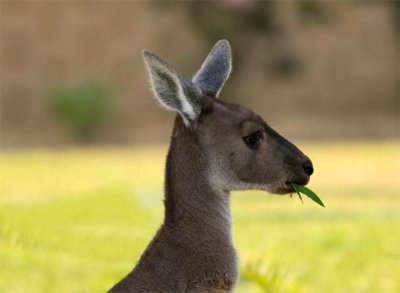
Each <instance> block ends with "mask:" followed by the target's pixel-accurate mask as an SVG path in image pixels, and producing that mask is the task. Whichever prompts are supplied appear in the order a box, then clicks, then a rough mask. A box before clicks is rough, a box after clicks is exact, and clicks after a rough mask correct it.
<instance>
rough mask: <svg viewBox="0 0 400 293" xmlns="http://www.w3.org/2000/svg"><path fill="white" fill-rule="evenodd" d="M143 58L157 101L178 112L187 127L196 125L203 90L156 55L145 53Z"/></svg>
mask: <svg viewBox="0 0 400 293" xmlns="http://www.w3.org/2000/svg"><path fill="white" fill-rule="evenodd" d="M143 58H144V61H145V63H146V67H147V70H148V72H149V75H150V84H151V87H152V90H153V93H154V96H155V97H156V98H157V100H158V101H159V102H160V103H161V105H162V106H164V107H165V108H166V109H168V110H173V111H177V112H178V113H179V114H180V115H181V116H182V118H183V122H184V123H185V125H186V126H190V125H192V124H193V123H195V122H196V121H197V118H198V117H199V115H200V111H201V109H200V106H199V103H198V98H199V97H201V95H202V92H201V90H200V89H199V88H198V87H197V86H196V85H194V83H193V82H192V81H191V80H189V79H188V78H186V77H185V76H183V75H182V74H180V73H178V72H176V71H175V70H174V69H173V68H172V67H171V66H170V65H168V64H167V63H166V62H164V61H162V60H161V59H160V58H159V57H157V56H156V55H155V54H153V53H150V52H148V51H143Z"/></svg>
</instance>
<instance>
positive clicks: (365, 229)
mask: <svg viewBox="0 0 400 293" xmlns="http://www.w3.org/2000/svg"><path fill="white" fill-rule="evenodd" d="M300 147H301V148H302V149H303V150H304V151H305V152H306V153H307V154H308V155H309V156H310V157H311V159H312V160H313V163H314V167H315V174H314V175H313V178H312V181H311V183H310V187H311V188H312V189H313V190H314V191H315V192H317V194H318V195H319V196H320V197H321V199H323V201H324V203H325V205H326V209H322V208H320V207H318V206H317V205H315V204H314V203H313V202H311V201H305V202H304V204H302V203H301V202H300V201H299V200H298V199H297V198H294V197H293V198H289V197H287V196H286V197H280V196H273V195H269V194H267V193H265V192H235V193H233V194H232V209H233V216H234V238H235V244H236V246H237V248H238V250H239V254H240V256H241V257H240V259H241V271H242V279H241V281H240V283H239V285H238V287H237V290H236V292H246V293H247V292H249V293H251V292H254V293H255V292H399V291H400V281H399V278H398V276H399V275H400V249H399V247H400V236H399V231H400V199H399V196H400V190H399V184H400V183H399V178H400V176H399V175H400V152H399V144H398V142H387V143H329V144H328V143H325V144H322V143H320V144H312V143H303V144H300ZM166 152H167V147H166V146H159V147H140V148H134V149H102V148H85V149H66V150H57V151H55V150H52V151H49V150H34V151H15V152H3V153H1V154H0V292H13V293H14V292H16V293H18V292H104V291H106V290H107V289H108V288H109V287H111V286H112V285H113V284H114V283H115V282H116V281H118V280H119V279H120V278H122V277H123V276H124V275H125V274H126V273H127V272H128V271H129V270H131V269H132V267H133V266H134V264H135V262H136V260H137V259H138V257H139V256H140V254H141V253H142V251H143V249H144V248H145V247H146V245H147V244H148V242H149V241H150V239H151V237H152V236H153V234H154V233H155V231H156V230H157V228H158V226H159V224H160V223H161V221H162V216H163V207H162V186H163V172H164V160H165V154H166Z"/></svg>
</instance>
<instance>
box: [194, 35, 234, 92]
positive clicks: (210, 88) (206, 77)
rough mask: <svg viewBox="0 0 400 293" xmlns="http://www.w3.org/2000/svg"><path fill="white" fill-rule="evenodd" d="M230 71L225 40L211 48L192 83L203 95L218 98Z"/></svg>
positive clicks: (230, 63)
mask: <svg viewBox="0 0 400 293" xmlns="http://www.w3.org/2000/svg"><path fill="white" fill-rule="evenodd" d="M231 70H232V57H231V47H230V46H229V43H228V41H227V40H220V41H218V42H217V43H216V44H215V45H214V48H212V50H211V52H210V54H209V55H208V57H207V59H206V60H205V61H204V63H203V65H202V66H201V68H200V70H199V71H198V72H197V73H196V75H195V76H194V77H193V79H192V81H193V82H194V84H195V85H197V86H198V87H199V88H200V89H201V90H202V91H203V92H204V93H207V94H209V95H212V96H215V97H218V94H219V92H220V90H221V88H222V86H223V85H224V83H225V81H226V80H227V79H228V77H229V75H230V73H231Z"/></svg>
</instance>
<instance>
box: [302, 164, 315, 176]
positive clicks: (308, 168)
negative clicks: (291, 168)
mask: <svg viewBox="0 0 400 293" xmlns="http://www.w3.org/2000/svg"><path fill="white" fill-rule="evenodd" d="M303 169H304V172H306V174H307V175H308V176H311V175H312V173H314V168H313V165H312V163H311V162H307V163H304V164H303Z"/></svg>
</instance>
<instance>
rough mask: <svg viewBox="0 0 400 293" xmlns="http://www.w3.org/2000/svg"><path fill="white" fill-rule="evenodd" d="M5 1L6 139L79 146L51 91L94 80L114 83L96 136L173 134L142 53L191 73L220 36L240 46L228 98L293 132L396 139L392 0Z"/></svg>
mask: <svg viewBox="0 0 400 293" xmlns="http://www.w3.org/2000/svg"><path fill="white" fill-rule="evenodd" d="M310 3H311V4H310ZM0 8H1V10H0V13H1V17H0V50H1V51H0V58H1V59H0V61H1V63H0V65H1V71H0V82H1V84H0V111H1V112H0V115H1V116H0V123H1V124H0V127H1V129H0V130H1V132H0V135H1V136H0V145H1V146H3V147H13V146H43V145H50V146H57V145H63V144H70V143H73V142H74V140H73V138H72V137H71V135H70V134H69V133H68V131H67V130H66V129H64V128H63V127H62V125H61V124H60V123H58V121H57V119H56V117H54V113H52V112H51V111H50V109H49V105H48V96H49V93H50V92H51V90H52V89H54V88H57V87H59V86H68V85H70V86H73V85H76V84H79V83H80V82H82V81H87V80H96V81H100V82H102V83H104V84H105V85H107V86H109V87H110V88H111V91H112V99H113V102H114V104H115V105H114V107H113V112H112V115H111V116H110V117H109V118H108V119H107V121H106V122H104V123H103V124H102V125H101V127H100V128H99V131H98V132H97V134H96V137H95V139H94V142H95V143H106V144H131V143H148V142H166V141H167V140H168V138H169V135H170V133H171V126H172V122H173V116H174V115H173V114H172V113H167V112H164V111H163V110H162V109H161V108H160V107H159V106H158V105H157V103H156V102H155V101H154V100H153V99H152V97H151V93H150V91H149V85H148V82H147V77H146V72H145V70H144V66H143V61H142V58H141V50H142V49H143V48H146V49H149V50H151V51H153V52H155V53H157V54H158V55H160V56H161V57H162V58H163V59H165V60H166V61H167V62H169V63H170V64H172V65H173V66H174V67H175V68H177V69H179V70H180V71H182V72H183V73H185V74H187V75H189V76H190V75H193V74H194V73H195V71H196V69H197V68H199V67H200V65H201V62H202V61H203V59H204V58H205V57H206V55H207V54H208V51H209V49H210V48H211V46H212V44H213V43H214V42H215V41H217V40H218V39H220V38H227V39H228V40H229V41H230V42H231V44H232V47H233V54H234V61H233V62H234V71H233V74H232V77H231V80H230V81H228V82H227V83H226V85H225V88H224V90H223V91H222V93H221V97H222V98H223V99H225V100H226V101H231V102H235V103H239V104H241V105H243V106H246V107H248V108H251V109H254V110H255V111H256V112H257V113H259V114H260V115H261V116H263V117H264V118H265V119H266V120H267V121H268V122H269V123H270V124H271V125H272V126H273V127H275V128H276V129H278V130H279V131H280V132H281V133H283V134H284V135H285V136H288V137H290V138H304V139H310V138H312V139H341V138H345V139H360V138H365V139H371V138H374V139H382V138H385V139H386V138H394V137H398V135H399V92H398V89H399V65H400V63H399V58H398V54H399V42H398V32H399V30H398V26H396V21H397V20H396V17H398V6H396V5H395V2H394V1H393V2H390V1H388V2H370V1H368V3H360V2H352V1H329V2H320V1H292V2H290V1H281V2H278V1H274V2H255V1H245V0H226V1H219V2H213V1H209V2H196V3H184V2H166V1H163V2H144V1H143V2H141V1H118V2H116V1H113V2H112V1H98V2H95V1H73V2H72V1H71V2H67V1H1V2H0Z"/></svg>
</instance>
